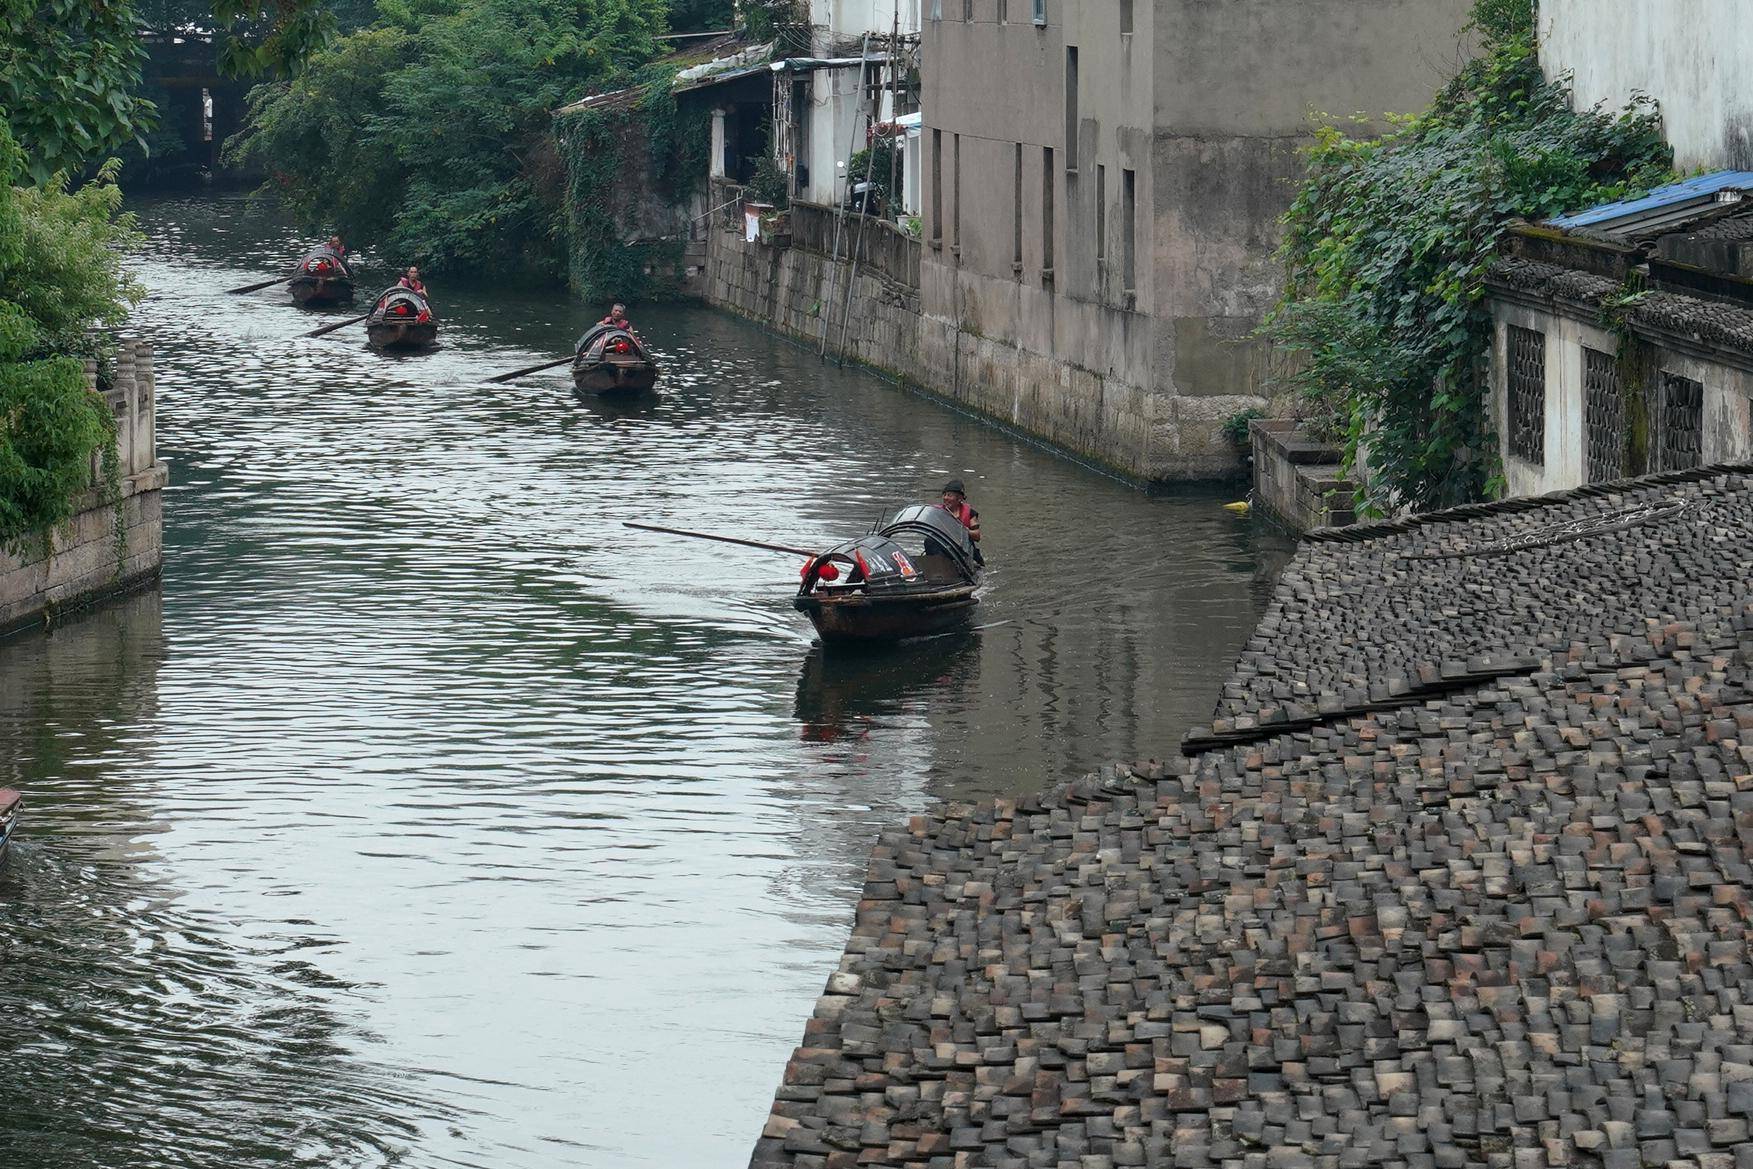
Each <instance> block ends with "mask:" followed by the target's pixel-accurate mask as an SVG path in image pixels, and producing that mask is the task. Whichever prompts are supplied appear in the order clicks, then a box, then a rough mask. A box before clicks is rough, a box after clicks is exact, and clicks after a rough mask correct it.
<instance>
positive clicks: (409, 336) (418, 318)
mask: <svg viewBox="0 0 1753 1169" xmlns="http://www.w3.org/2000/svg"><path fill="white" fill-rule="evenodd" d="M365 338H366V340H367V341H368V342H370V344H371V347H372V348H373V349H380V350H382V349H399V350H410V349H431V348H432V347H433V346H435V345H437V344H438V321H437V320H436V319H435V318H434V317H433V315H432V304H431V302H430V301H428V300H427V299H426V298H425V297H424V296H422V295H420V294H419V293H418V292H415V291H414V290H413V289H411V288H403V287H402V286H401V285H399V284H398V285H395V286H394V287H392V288H386V289H384V290H383V291H382V292H380V293H378V297H377V303H376V304H375V305H373V306H372V309H371V315H370V316H369V317H367V318H366V319H365Z"/></svg>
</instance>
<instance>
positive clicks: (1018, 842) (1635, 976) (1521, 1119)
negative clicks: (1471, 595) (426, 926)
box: [751, 476, 1753, 1169]
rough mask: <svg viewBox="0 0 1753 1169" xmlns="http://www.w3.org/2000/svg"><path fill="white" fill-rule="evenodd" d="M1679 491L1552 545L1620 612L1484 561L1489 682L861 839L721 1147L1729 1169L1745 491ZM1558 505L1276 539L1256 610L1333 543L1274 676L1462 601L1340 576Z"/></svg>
mask: <svg viewBox="0 0 1753 1169" xmlns="http://www.w3.org/2000/svg"><path fill="white" fill-rule="evenodd" d="M1663 490H1671V488H1664V489H1663ZM1688 490H1691V491H1695V492H1696V493H1697V494H1698V495H1699V496H1700V497H1701V498H1702V499H1703V500H1704V503H1705V507H1706V509H1707V511H1708V514H1709V515H1710V516H1711V517H1712V518H1711V519H1710V520H1709V521H1708V522H1705V523H1703V524H1701V525H1700V527H1699V528H1698V529H1697V530H1696V531H1693V532H1690V533H1671V532H1666V531H1663V530H1660V529H1657V530H1653V531H1652V530H1650V529H1648V528H1634V529H1629V530H1626V531H1624V532H1621V533H1618V534H1613V535H1609V536H1604V537H1601V538H1600V540H1601V542H1602V543H1604V544H1608V545H1611V546H1612V547H1611V548H1603V547H1595V546H1591V547H1589V548H1587V549H1586V550H1578V549H1574V548H1573V552H1578V551H1583V552H1586V555H1585V556H1584V557H1583V559H1584V562H1585V563H1587V564H1593V565H1597V566H1601V567H1602V568H1603V570H1605V569H1606V568H1607V566H1609V565H1611V564H1612V563H1616V562H1619V561H1620V560H1623V561H1624V562H1627V563H1630V564H1636V565H1641V566H1643V568H1644V571H1645V573H1646V575H1648V576H1649V577H1651V578H1652V579H1650V580H1648V581H1647V582H1646V583H1647V584H1648V585H1649V587H1650V588H1651V589H1652V590H1654V589H1658V587H1665V588H1666V590H1667V591H1666V592H1665V593H1662V594H1660V595H1663V596H1665V597H1668V598H1671V600H1669V601H1667V602H1666V603H1664V604H1662V605H1658V606H1656V607H1654V608H1653V609H1652V610H1651V611H1650V612H1647V613H1642V614H1640V613H1638V612H1636V608H1635V605H1636V602H1637V598H1638V597H1639V596H1656V595H1658V594H1657V593H1656V592H1652V593H1649V594H1632V593H1630V592H1628V591H1627V590H1629V588H1630V579H1629V574H1612V573H1609V574H1608V576H1607V577H1606V579H1605V580H1603V581H1602V582H1601V583H1602V587H1603V589H1605V590H1606V595H1608V596H1609V597H1610V598H1611V603H1603V604H1600V605H1597V606H1596V607H1594V608H1593V609H1589V608H1587V607H1586V606H1583V605H1582V604H1581V602H1580V600H1578V599H1577V598H1576V597H1575V596H1574V595H1573V603H1574V604H1575V606H1576V608H1575V611H1574V612H1572V614H1571V616H1572V618H1573V619H1572V620H1570V621H1568V622H1567V623H1565V624H1563V625H1561V626H1560V627H1559V628H1558V629H1557V630H1554V629H1553V627H1552V626H1550V625H1543V624H1542V622H1543V621H1545V620H1548V619H1550V618H1554V617H1557V616H1559V609H1558V607H1557V606H1556V605H1555V604H1554V602H1553V601H1552V598H1551V594H1552V593H1556V592H1561V591H1562V590H1564V589H1566V588H1567V587H1568V588H1571V589H1575V590H1581V589H1583V588H1584V587H1585V586H1586V585H1587V583H1588V582H1587V578H1586V577H1585V576H1584V575H1583V570H1582V569H1581V568H1580V567H1579V568H1576V569H1574V570H1572V571H1570V572H1568V573H1565V572H1558V571H1557V569H1558V564H1557V562H1556V561H1554V560H1551V559H1549V558H1545V557H1544V554H1533V555H1535V558H1536V559H1537V560H1538V563H1539V564H1540V565H1541V566H1543V567H1544V568H1545V569H1546V570H1547V571H1549V572H1553V573H1556V575H1551V576H1548V577H1547V578H1546V579H1545V581H1544V582H1543V583H1542V584H1541V585H1540V587H1538V588H1536V587H1533V584H1532V582H1533V581H1535V580H1537V579H1538V578H1534V577H1528V576H1525V575H1520V574H1525V573H1527V572H1529V571H1531V569H1530V567H1529V566H1527V565H1521V566H1519V567H1518V569H1517V571H1516V572H1504V571H1503V570H1504V568H1505V566H1506V565H1514V564H1515V563H1516V562H1515V560H1514V559H1513V558H1510V559H1505V560H1498V561H1496V562H1495V563H1496V564H1497V566H1498V569H1499V573H1498V575H1499V576H1501V577H1503V578H1505V579H1508V580H1516V579H1522V580H1526V581H1529V582H1530V584H1529V586H1528V587H1527V588H1526V589H1525V590H1524V591H1523V592H1522V593H1520V594H1514V593H1512V594H1510V595H1511V596H1515V595H1520V596H1522V597H1523V598H1524V602H1523V603H1522V604H1521V606H1520V608H1513V609H1512V610H1510V611H1508V612H1505V613H1503V614H1501V617H1502V621H1501V622H1500V623H1499V624H1498V625H1497V626H1496V627H1495V634H1496V639H1495V640H1493V641H1490V642H1489V644H1491V645H1493V646H1495V647H1500V648H1502V649H1504V650H1509V649H1517V650H1522V649H1525V648H1526V646H1527V645H1528V644H1529V643H1527V642H1524V643H1520V644H1518V643H1517V642H1515V641H1514V640H1513V635H1514V634H1515V633H1517V632H1518V631H1527V632H1528V633H1539V634H1543V636H1542V637H1538V638H1536V639H1534V641H1533V644H1537V645H1538V646H1540V647H1541V650H1540V652H1539V654H1538V656H1539V661H1538V662H1537V663H1536V664H1534V665H1533V666H1532V667H1531V668H1530V669H1528V670H1527V671H1526V672H1525V673H1523V674H1520V675H1511V676H1505V677H1500V678H1496V679H1493V680H1490V681H1486V682H1481V683H1479V684H1478V685H1475V686H1472V687H1469V688H1466V689H1463V690H1458V691H1455V692H1452V693H1448V694H1445V695H1443V696H1441V697H1433V698H1430V699H1428V700H1425V701H1416V700H1413V701H1409V702H1407V703H1406V704H1405V705H1404V706H1402V707H1400V708H1397V709H1388V710H1379V711H1375V712H1373V713H1370V714H1365V715H1359V716H1355V717H1338V718H1333V719H1330V720H1328V721H1326V722H1325V723H1322V724H1320V725H1317V726H1315V727H1313V728H1310V729H1303V730H1297V731H1292V732H1287V733H1283V734H1278V735H1276V736H1272V737H1266V738H1262V739H1261V740H1260V741H1258V742H1254V743H1247V744H1240V745H1235V746H1230V747H1225V748H1222V749H1214V750H1209V751H1205V752H1203V753H1201V754H1199V755H1198V756H1197V757H1195V758H1191V759H1185V760H1176V761H1175V762H1174V763H1173V764H1171V765H1164V764H1156V763H1152V764H1145V765H1137V766H1134V767H1131V768H1111V769H1108V770H1107V771H1105V772H1104V773H1103V774H1101V775H1098V776H1093V777H1091V778H1089V779H1087V780H1083V781H1079V782H1077V783H1073V784H1071V785H1068V786H1066V787H1064V788H1062V789H1059V790H1057V791H1055V792H1053V793H1050V794H1048V795H1045V796H1039V797H1030V798H1025V799H1022V800H1016V801H999V802H996V803H989V804H984V805H981V806H978V807H972V808H964V809H955V810H951V811H949V812H947V813H946V814H942V815H932V816H921V817H916V818H915V819H914V820H912V821H911V822H910V823H909V825H908V826H907V827H906V828H905V829H903V830H896V831H892V832H890V833H888V834H886V835H885V836H884V837H883V838H882V839H881V841H880V842H879V844H878V845H877V847H876V848H875V849H874V850H873V853H872V856H871V860H870V865H869V869H868V872H867V877H866V883H865V887H864V890H863V900H862V901H861V902H860V904H859V911H858V917H857V923H856V925H855V927H854V930H853V934H852V937H851V940H850V942H849V943H848V946H847V949H846V953H845V956H844V958H843V960H842V962H841V965H840V969H839V971H838V972H836V973H835V974H834V975H833V976H832V977H831V978H830V979H829V981H828V985H827V987H826V989H825V993H824V994H823V995H822V997H821V998H820V1000H819V1001H818V1004H817V1007H816V1009H815V1012H814V1015H813V1016H812V1018H811V1019H810V1020H809V1021H808V1023H807V1024H806V1026H805V1032H804V1036H803V1039H802V1043H801V1045H800V1046H799V1047H798V1049H797V1051H796V1052H795V1054H794V1055H793V1057H792V1060H791V1062H790V1064H789V1065H788V1067H787V1068H786V1071H785V1076H784V1081H783V1083H782V1085H781V1086H780V1088H779V1090H778V1092H777V1094H776V1098H775V1101H774V1105H773V1110H772V1114H771V1116H770V1118H769V1120H768V1122H767V1125H766V1127H765V1129H764V1130H763V1132H762V1134H761V1137H760V1139H759V1141H758V1142H757V1144H756V1146H755V1150H754V1153H753V1156H752V1158H751V1165H753V1166H755V1167H757V1169H768V1167H776V1166H796V1167H799V1169H837V1167H850V1166H856V1165H888V1166H910V1167H927V1169H964V1167H968V1169H972V1167H977V1166H993V1167H997V1166H1006V1167H1015V1169H1024V1167H1029V1169H1035V1167H1055V1169H1057V1167H1060V1166H1067V1165H1077V1166H1079V1167H1080V1169H1107V1167H1109V1166H1131V1165H1152V1166H1204V1165H1225V1166H1238V1167H1248V1169H1254V1167H1258V1169H1295V1167H1301V1166H1310V1167H1313V1166H1372V1165H1403V1166H1431V1167H1436V1166H1454V1165H1494V1166H1505V1167H1511V1166H1513V1167H1516V1169H1521V1167H1524V1166H1528V1167H1531V1166H1557V1165H1590V1166H1620V1165H1624V1166H1639V1165H1652V1164H1653V1165H1673V1164H1678V1165H1686V1166H1693V1167H1695V1169H1745V1167H1746V1166H1748V1165H1749V1164H1753V1153H1750V1152H1749V1144H1748V1125H1749V1121H1750V1119H1753V950H1750V948H1749V945H1748V934H1747V921H1748V912H1749V897H1750V896H1753V871H1750V869H1749V846H1750V844H1753V689H1750V687H1753V670H1750V668H1749V667H1750V658H1753V597H1750V595H1749V586H1748V583H1747V580H1746V579H1745V572H1744V568H1745V566H1746V565H1747V564H1748V563H1749V562H1750V561H1749V557H1748V556H1747V555H1746V552H1747V541H1748V539H1749V536H1750V532H1749V529H1748V527H1747V525H1746V520H1747V512H1746V505H1747V501H1748V484H1747V483H1746V481H1745V479H1743V478H1739V477H1736V476H1720V477H1717V478H1715V479H1712V480H1708V481H1705V482H1701V483H1698V484H1696V485H1694V486H1693V487H1692V488H1689V489H1688ZM1569 506H1570V504H1569V503H1567V502H1559V503H1557V504H1554V505H1553V506H1552V507H1550V508H1539V509H1536V510H1535V511H1533V512H1532V513H1529V512H1521V513H1518V514H1515V515H1512V516H1507V517H1488V518H1486V519H1483V520H1480V521H1476V522H1474V523H1473V524H1471V525H1467V526H1461V525H1456V526H1454V527H1453V528H1452V529H1450V528H1440V529H1436V530H1426V529H1424V528H1413V529H1410V530H1407V531H1401V532H1396V533H1390V534H1386V535H1383V536H1381V537H1380V538H1379V539H1375V540H1371V541H1369V546H1350V547H1344V546H1333V547H1321V546H1314V547H1312V548H1310V549H1307V550H1305V552H1304V553H1303V554H1301V555H1299V559H1298V562H1297V565H1296V566H1295V567H1294V569H1293V577H1292V578H1287V580H1286V583H1285V585H1284V587H1283V589H1282V590H1281V594H1280V598H1279V602H1280V603H1275V605H1274V612H1282V611H1286V610H1285V609H1283V607H1282V605H1281V603H1282V602H1284V601H1285V600H1286V599H1287V598H1296V597H1299V596H1301V595H1304V594H1305V593H1306V590H1307V589H1308V587H1309V586H1308V584H1307V582H1308V581H1309V580H1310V579H1312V578H1313V577H1314V575H1315V569H1316V562H1317V561H1320V560H1322V559H1323V558H1325V559H1326V560H1327V561H1329V562H1338V563H1341V564H1350V563H1354V562H1351V561H1348V560H1346V559H1345V558H1346V557H1357V558H1359V559H1358V561H1357V562H1355V564H1354V567H1355V571H1354V572H1353V573H1351V574H1350V575H1349V576H1346V577H1344V578H1342V579H1340V580H1338V582H1337V583H1336V584H1335V585H1334V588H1335V592H1334V593H1333V594H1332V600H1330V601H1329V602H1328V604H1329V606H1330V607H1329V608H1327V609H1325V610H1323V611H1322V612H1321V617H1322V618H1323V620H1322V622H1321V623H1319V624H1315V623H1313V622H1312V621H1311V623H1309V624H1306V625H1300V626H1298V625H1295V624H1293V623H1291V622H1288V621H1282V622H1281V630H1282V631H1283V632H1284V633H1286V634H1287V637H1288V640H1289V643H1290V645H1291V646H1292V647H1293V648H1291V649H1288V650H1287V651H1286V652H1285V654H1284V655H1283V656H1282V658H1281V659H1280V660H1282V661H1284V662H1285V663H1286V664H1287V665H1290V664H1295V665H1297V666H1298V667H1299V668H1301V669H1303V670H1305V671H1309V672H1312V670H1313V669H1314V667H1317V666H1321V665H1323V664H1325V663H1324V662H1323V659H1322V658H1321V656H1320V654H1321V652H1323V651H1325V652H1328V653H1330V654H1332V655H1333V656H1334V657H1335V658H1338V659H1339V660H1340V662H1341V663H1342V666H1344V663H1349V662H1351V661H1354V660H1355V661H1357V662H1360V663H1365V664H1367V663H1368V662H1370V661H1371V660H1372V655H1373V654H1377V653H1380V652H1381V651H1380V649H1379V647H1382V646H1385V645H1387V644H1401V643H1400V642H1399V641H1398V639H1400V638H1403V637H1420V638H1426V639H1427V640H1428V641H1429V642H1431V643H1432V644H1433V645H1440V644H1441V642H1442V639H1443V637H1444V636H1445V630H1446V629H1448V628H1449V627H1447V626H1446V625H1445V618H1446V614H1445V612H1444V611H1445V610H1446V609H1448V608H1459V607H1460V605H1459V602H1460V601H1461V599H1462V598H1463V597H1464V596H1465V594H1466V590H1465V589H1464V588H1461V587H1458V586H1457V585H1456V584H1455V583H1454V582H1452V581H1451V582H1450V583H1448V584H1447V586H1446V587H1437V586H1434V585H1427V587H1425V588H1423V589H1421V590H1418V591H1417V592H1416V594H1415V596H1416V599H1417V604H1416V605H1411V606H1407V607H1406V608H1404V609H1401V610H1399V611H1394V610H1392V609H1391V608H1390V607H1389V606H1386V605H1377V604H1375V603H1374V601H1375V596H1374V594H1372V593H1371V591H1370V590H1369V589H1368V588H1367V574H1368V573H1369V572H1371V571H1379V570H1381V568H1382V566H1383V565H1384V564H1385V563H1387V561H1388V558H1389V557H1391V556H1392V555H1393V554H1394V552H1395V551H1396V550H1405V549H1407V548H1417V547H1424V546H1426V545H1427V544H1428V543H1429V542H1430V541H1431V540H1433V539H1434V540H1449V539H1455V540H1461V539H1497V538H1500V537H1502V536H1503V535H1504V534H1505V532H1506V531H1515V530H1519V529H1520V527H1521V525H1523V524H1524V523H1529V524H1539V523H1550V522H1552V520H1553V519H1554V518H1555V514H1554V513H1558V515H1563V514H1566V513H1565V511H1564V509H1565V508H1566V507H1569ZM1523 555H1527V554H1523ZM1439 563H1440V562H1439ZM1451 567H1452V565H1451ZM1737 568H1738V569H1740V570H1741V571H1735V570H1736V569H1737ZM1614 590H1618V591H1614ZM1348 606H1356V607H1357V608H1359V609H1361V610H1364V612H1360V613H1353V612H1350V611H1348V608H1347V607H1348ZM1588 613H1593V614H1594V618H1595V619H1594V620H1593V621H1590V620H1588V619H1587V618H1586V615H1587V614H1588ZM1371 618H1379V619H1380V620H1381V623H1379V624H1377V623H1373V622H1372V621H1371ZM1365 630H1370V631H1373V632H1374V638H1375V640H1372V639H1371V638H1370V637H1368V636H1360V631H1365ZM1348 638H1349V639H1351V640H1348ZM1298 646H1303V647H1307V649H1306V652H1307V653H1308V655H1309V656H1308V657H1306V658H1298V657H1296V656H1295V647H1298ZM1334 647H1343V649H1344V650H1346V651H1350V650H1355V651H1356V653H1357V654H1358V656H1357V657H1356V658H1355V659H1353V658H1348V657H1346V656H1345V654H1344V653H1342V652H1340V650H1339V649H1337V648H1334ZM1438 660H1439V661H1440V660H1441V658H1439V659H1438ZM1345 668H1358V667H1345ZM1267 676H1269V675H1267V674H1265V673H1264V672H1262V671H1259V670H1256V671H1254V672H1253V674H1252V675H1250V677H1251V678H1263V677H1267ZM1317 676H1325V675H1317ZM1332 676H1334V677H1341V676H1344V668H1340V669H1335V670H1334V673H1333V675H1332ZM1367 676H1368V675H1367V673H1365V672H1363V671H1362V670H1361V669H1360V677H1365V678H1367Z"/></svg>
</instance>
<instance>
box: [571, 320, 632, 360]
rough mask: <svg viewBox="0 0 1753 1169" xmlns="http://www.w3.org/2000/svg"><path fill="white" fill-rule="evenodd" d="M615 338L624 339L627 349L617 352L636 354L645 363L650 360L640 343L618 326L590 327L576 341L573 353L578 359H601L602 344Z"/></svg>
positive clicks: (627, 331)
mask: <svg viewBox="0 0 1753 1169" xmlns="http://www.w3.org/2000/svg"><path fill="white" fill-rule="evenodd" d="M616 338H619V339H625V340H626V342H627V348H626V349H621V350H619V352H622V353H626V352H629V351H630V352H633V353H636V354H638V355H639V356H640V357H641V358H643V359H644V360H646V361H649V360H651V355H650V354H649V353H647V352H646V351H645V346H644V344H642V343H641V342H640V340H639V338H638V337H637V336H635V335H634V334H633V333H632V332H630V331H629V330H627V329H623V328H621V327H620V326H619V325H603V324H597V325H592V326H591V328H590V331H589V332H587V333H586V334H585V335H584V336H582V337H580V338H579V339H578V344H577V346H575V347H574V349H573V352H574V353H575V354H577V355H578V356H579V357H584V358H601V357H602V356H603V354H602V352H601V350H602V349H603V348H604V342H606V341H609V340H611V339H616Z"/></svg>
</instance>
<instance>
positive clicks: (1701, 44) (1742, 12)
mask: <svg viewBox="0 0 1753 1169" xmlns="http://www.w3.org/2000/svg"><path fill="white" fill-rule="evenodd" d="M1750 16H1753V12H1749V9H1748V5H1747V3H1746V0H1540V6H1539V25H1538V30H1539V37H1540V63H1541V66H1542V67H1543V68H1544V69H1545V71H1546V73H1547V75H1548V76H1550V77H1558V76H1562V75H1564V74H1569V75H1570V77H1571V84H1572V88H1573V90H1574V93H1575V97H1576V104H1577V105H1578V106H1592V105H1596V104H1598V103H1601V102H1606V103H1607V104H1609V105H1611V106H1615V107H1617V106H1621V105H1624V104H1625V103H1626V102H1627V101H1629V100H1630V99H1631V97H1632V96H1633V94H1635V93H1638V92H1643V93H1647V94H1649V95H1650V96H1651V97H1654V98H1655V99H1656V100H1657V101H1658V102H1660V103H1661V107H1662V120H1663V123H1664V126H1665V130H1666V134H1667V138H1668V141H1669V143H1671V144H1672V145H1673V147H1674V155H1675V161H1676V162H1677V163H1678V165H1679V167H1680V169H1681V170H1693V169H1722V168H1728V169H1734V170H1747V169H1753V70H1750V69H1749V68H1748V67H1747V63H1748V62H1749V61H1753V19H1749V17H1750Z"/></svg>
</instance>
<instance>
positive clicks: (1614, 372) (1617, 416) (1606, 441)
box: [1583, 345, 1625, 483]
mask: <svg viewBox="0 0 1753 1169" xmlns="http://www.w3.org/2000/svg"><path fill="white" fill-rule="evenodd" d="M1583 444H1584V471H1585V473H1586V474H1587V475H1588V481H1589V482H1590V483H1610V482H1612V481H1613V480H1615V479H1623V478H1624V477H1625V399H1624V397H1623V396H1622V395H1621V394H1620V392H1619V362H1618V361H1617V360H1616V359H1615V358H1614V357H1613V355H1612V354H1610V353H1602V352H1601V351H1600V350H1598V349H1590V348H1589V347H1588V346H1587V345H1585V346H1583Z"/></svg>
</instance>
